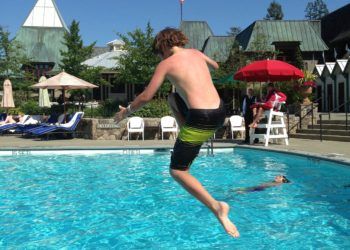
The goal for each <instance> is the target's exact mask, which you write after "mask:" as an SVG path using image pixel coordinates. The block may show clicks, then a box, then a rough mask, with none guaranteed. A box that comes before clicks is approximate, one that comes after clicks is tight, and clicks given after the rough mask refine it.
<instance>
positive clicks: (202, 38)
mask: <svg viewBox="0 0 350 250" xmlns="http://www.w3.org/2000/svg"><path fill="white" fill-rule="evenodd" d="M180 30H181V31H182V32H183V33H184V34H185V35H186V36H187V38H188V40H189V43H188V44H187V45H186V47H187V48H193V49H198V50H200V51H203V49H204V44H205V42H206V40H207V39H208V37H210V36H214V34H213V32H212V30H211V29H210V27H209V25H208V23H207V22H205V21H182V22H181V25H180Z"/></svg>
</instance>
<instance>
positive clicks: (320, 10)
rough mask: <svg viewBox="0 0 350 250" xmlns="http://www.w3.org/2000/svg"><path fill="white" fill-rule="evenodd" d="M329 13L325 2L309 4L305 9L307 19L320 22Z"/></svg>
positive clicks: (321, 0) (316, 1) (318, 1)
mask: <svg viewBox="0 0 350 250" xmlns="http://www.w3.org/2000/svg"><path fill="white" fill-rule="evenodd" d="M328 13H329V11H328V8H327V5H326V4H325V3H324V2H323V0H314V1H313V2H308V3H307V5H306V8H305V18H306V19H308V20H320V19H321V18H322V17H324V16H325V15H327V14H328Z"/></svg>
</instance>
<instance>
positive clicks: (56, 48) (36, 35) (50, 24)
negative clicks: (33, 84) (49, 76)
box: [15, 0, 68, 79]
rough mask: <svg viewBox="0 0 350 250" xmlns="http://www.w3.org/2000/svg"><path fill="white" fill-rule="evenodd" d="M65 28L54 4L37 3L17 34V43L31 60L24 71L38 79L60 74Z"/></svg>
mask: <svg viewBox="0 0 350 250" xmlns="http://www.w3.org/2000/svg"><path fill="white" fill-rule="evenodd" d="M66 32H68V29H67V26H66V24H65V22H64V20H63V18H62V16H61V14H60V12H59V10H58V8H57V5H56V3H55V1H54V0H37V1H36V3H35V5H34V7H33V9H32V10H31V11H30V13H29V15H28V17H27V18H26V19H25V21H24V23H23V25H22V26H21V28H20V29H19V30H18V32H17V34H16V37H15V40H16V41H18V42H19V43H20V44H21V45H22V47H23V49H24V52H25V54H26V56H27V57H28V58H29V59H30V66H29V67H27V68H26V71H29V72H32V73H33V75H34V76H35V77H36V78H37V79H39V78H40V76H42V75H45V74H46V72H49V71H59V70H60V67H59V64H60V62H61V52H60V51H65V50H66V49H67V48H66V46H65V45H64V44H63V41H64V34H65V33H66Z"/></svg>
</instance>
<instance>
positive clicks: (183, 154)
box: [170, 93, 225, 171]
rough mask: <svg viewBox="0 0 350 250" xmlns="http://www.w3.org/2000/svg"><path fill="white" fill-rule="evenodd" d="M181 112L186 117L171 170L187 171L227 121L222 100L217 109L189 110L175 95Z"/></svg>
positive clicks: (173, 156) (172, 159)
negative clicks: (208, 141)
mask: <svg viewBox="0 0 350 250" xmlns="http://www.w3.org/2000/svg"><path fill="white" fill-rule="evenodd" d="M174 97H175V101H176V104H177V106H178V108H179V112H180V113H181V114H182V115H183V116H184V117H185V124H184V125H183V126H182V127H181V130H180V133H179V136H178V138H177V139H176V142H175V145H174V150H173V153H172V156H171V164H170V168H171V169H176V170H183V171H185V170H187V169H188V168H189V167H190V165H191V164H192V162H193V160H194V159H195V158H196V157H197V155H198V153H199V150H200V148H201V146H202V144H203V143H204V142H206V141H207V140H208V139H209V138H211V137H212V136H213V135H214V133H215V132H216V130H217V129H219V128H220V127H222V125H223V124H224V121H225V108H224V104H223V102H222V100H220V106H219V107H218V108H217V109H188V108H187V106H186V104H185V102H184V101H183V100H182V98H181V97H180V96H179V95H178V94H176V93H175V94H174Z"/></svg>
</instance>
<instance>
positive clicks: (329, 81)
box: [314, 4, 350, 112]
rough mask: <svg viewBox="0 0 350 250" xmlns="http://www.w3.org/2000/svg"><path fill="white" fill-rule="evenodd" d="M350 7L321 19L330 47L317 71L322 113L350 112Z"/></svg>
mask: <svg viewBox="0 0 350 250" xmlns="http://www.w3.org/2000/svg"><path fill="white" fill-rule="evenodd" d="M349 16H350V4H347V5H345V6H344V7H342V8H339V9H337V10H335V11H334V12H331V13H329V14H328V15H326V16H325V17H323V18H322V19H321V31H322V32H321V33H322V38H323V40H324V41H325V42H326V44H327V45H328V46H329V48H330V49H329V50H328V51H326V53H325V58H324V60H320V62H321V63H320V64H317V65H316V66H315V68H314V73H315V74H316V75H317V76H318V79H317V91H316V96H317V99H318V100H319V106H320V110H321V111H332V112H333V111H334V112H344V111H346V110H347V111H348V112H349V111H350V76H349V75H350V62H349V58H350V49H349V46H350V22H348V21H345V20H347V19H348V17H349Z"/></svg>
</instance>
